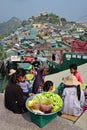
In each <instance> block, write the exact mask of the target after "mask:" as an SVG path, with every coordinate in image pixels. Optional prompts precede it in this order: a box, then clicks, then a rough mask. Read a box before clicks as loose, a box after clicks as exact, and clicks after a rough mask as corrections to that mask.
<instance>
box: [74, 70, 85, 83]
mask: <svg viewBox="0 0 87 130" xmlns="http://www.w3.org/2000/svg"><path fill="white" fill-rule="evenodd" d="M75 76H76V78H77V80H78V81H79V82H81V83H83V81H82V77H81V75H80V73H79V72H77V73H76V74H75Z"/></svg>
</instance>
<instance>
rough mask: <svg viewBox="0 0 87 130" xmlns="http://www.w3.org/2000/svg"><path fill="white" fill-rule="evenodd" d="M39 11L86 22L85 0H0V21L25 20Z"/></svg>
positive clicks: (86, 7) (86, 5) (86, 4)
mask: <svg viewBox="0 0 87 130" xmlns="http://www.w3.org/2000/svg"><path fill="white" fill-rule="evenodd" d="M40 12H47V13H54V14H56V15H58V16H60V17H63V18H65V19H66V20H68V21H82V22H87V0H0V23H2V22H6V21H8V20H9V19H10V18H12V17H17V18H19V19H20V20H27V19H28V18H30V17H31V16H37V15H38V14H39V13H40Z"/></svg>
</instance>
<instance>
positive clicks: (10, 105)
mask: <svg viewBox="0 0 87 130" xmlns="http://www.w3.org/2000/svg"><path fill="white" fill-rule="evenodd" d="M25 75H26V71H25V70H24V69H22V68H19V69H17V70H16V72H15V73H14V74H12V76H11V78H10V80H9V81H8V83H7V86H6V89H5V95H4V96H5V97H4V102H5V107H6V108H7V109H9V110H11V111H12V112H14V113H18V114H20V113H24V112H26V111H27V109H26V107H25V102H26V100H25V99H24V94H23V91H22V89H21V87H20V85H19V82H22V81H23V80H24V77H25ZM27 98H28V96H27Z"/></svg>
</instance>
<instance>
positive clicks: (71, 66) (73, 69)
mask: <svg viewBox="0 0 87 130" xmlns="http://www.w3.org/2000/svg"><path fill="white" fill-rule="evenodd" d="M69 68H70V72H71V73H72V74H74V75H75V76H76V78H77V80H78V81H79V82H81V83H83V80H82V77H81V75H80V73H79V72H78V71H77V65H76V64H71V65H70V67H69Z"/></svg>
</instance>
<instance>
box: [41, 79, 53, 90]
mask: <svg viewBox="0 0 87 130" xmlns="http://www.w3.org/2000/svg"><path fill="white" fill-rule="evenodd" d="M43 91H44V92H49V91H53V82H52V81H50V80H48V81H46V82H45V83H44V86H43Z"/></svg>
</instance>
